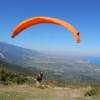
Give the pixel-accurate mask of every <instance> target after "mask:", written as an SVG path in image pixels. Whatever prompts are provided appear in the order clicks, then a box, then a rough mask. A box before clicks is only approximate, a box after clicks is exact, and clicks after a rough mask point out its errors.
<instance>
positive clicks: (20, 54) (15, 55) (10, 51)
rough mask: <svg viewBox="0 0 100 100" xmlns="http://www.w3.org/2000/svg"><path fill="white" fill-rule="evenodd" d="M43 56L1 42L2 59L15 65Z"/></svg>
mask: <svg viewBox="0 0 100 100" xmlns="http://www.w3.org/2000/svg"><path fill="white" fill-rule="evenodd" d="M38 55H41V53H39V52H37V51H35V50H31V49H25V48H22V47H19V46H15V45H12V44H8V43H6V42H0V58H1V59H4V60H7V61H12V62H15V63H17V62H18V63H20V62H25V61H29V60H31V59H32V57H35V56H38Z"/></svg>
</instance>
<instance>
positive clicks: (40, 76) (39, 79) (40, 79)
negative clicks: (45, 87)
mask: <svg viewBox="0 0 100 100" xmlns="http://www.w3.org/2000/svg"><path fill="white" fill-rule="evenodd" d="M42 77H43V73H42V72H41V73H39V74H38V75H37V81H38V82H39V83H42Z"/></svg>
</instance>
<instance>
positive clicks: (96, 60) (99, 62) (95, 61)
mask: <svg viewBox="0 0 100 100" xmlns="http://www.w3.org/2000/svg"><path fill="white" fill-rule="evenodd" d="M82 58H83V59H86V60H88V62H89V63H91V64H97V65H100V57H82Z"/></svg>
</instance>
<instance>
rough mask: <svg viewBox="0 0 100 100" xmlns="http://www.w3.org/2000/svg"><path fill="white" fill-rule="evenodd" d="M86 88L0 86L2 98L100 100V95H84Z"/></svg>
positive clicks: (13, 99)
mask: <svg viewBox="0 0 100 100" xmlns="http://www.w3.org/2000/svg"><path fill="white" fill-rule="evenodd" d="M85 92H87V89H86V88H81V89H71V88H58V87H54V88H45V89H40V88H35V87H30V86H27V85H19V86H0V100H100V97H98V96H93V97H84V94H85Z"/></svg>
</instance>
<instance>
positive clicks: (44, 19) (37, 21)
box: [11, 16, 80, 43]
mask: <svg viewBox="0 0 100 100" xmlns="http://www.w3.org/2000/svg"><path fill="white" fill-rule="evenodd" d="M41 23H49V24H57V25H60V26H63V27H65V28H67V29H68V30H69V31H70V32H71V33H72V34H73V36H74V38H75V39H76V42H77V43H79V42H80V35H79V32H78V31H77V30H76V29H75V28H74V27H73V26H71V25H70V24H69V23H67V22H65V21H63V20H59V19H57V18H51V17H43V16H37V17H32V18H29V19H26V20H24V21H22V22H21V23H19V24H18V25H17V26H16V27H15V29H14V30H13V31H12V35H11V37H12V38H14V37H15V36H16V35H18V34H19V33H20V32H21V31H23V30H24V29H26V28H28V27H30V26H33V25H36V24H41Z"/></svg>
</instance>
